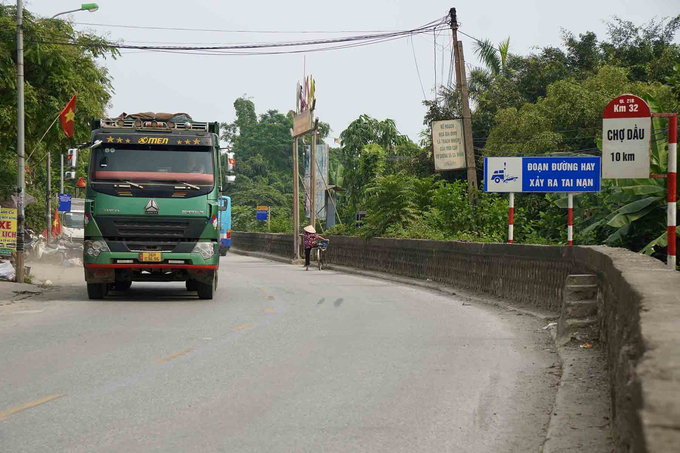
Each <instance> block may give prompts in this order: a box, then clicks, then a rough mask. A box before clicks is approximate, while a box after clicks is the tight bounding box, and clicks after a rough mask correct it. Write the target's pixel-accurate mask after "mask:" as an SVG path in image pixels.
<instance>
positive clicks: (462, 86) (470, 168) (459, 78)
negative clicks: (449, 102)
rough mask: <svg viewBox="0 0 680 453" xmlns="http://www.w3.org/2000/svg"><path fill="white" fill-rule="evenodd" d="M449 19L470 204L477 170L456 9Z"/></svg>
mask: <svg viewBox="0 0 680 453" xmlns="http://www.w3.org/2000/svg"><path fill="white" fill-rule="evenodd" d="M449 15H450V17H451V31H452V32H453V50H454V59H455V68H456V89H457V90H458V91H459V92H460V94H461V98H462V104H463V137H464V142H465V161H466V165H467V180H468V192H469V196H470V203H472V204H475V203H476V202H477V170H476V168H475V167H476V165H475V151H474V148H473V146H472V145H473V144H472V117H471V116H470V99H469V93H468V86H467V78H466V75H465V59H464V57H463V43H462V42H459V41H458V17H457V16H456V8H451V9H450V10H449Z"/></svg>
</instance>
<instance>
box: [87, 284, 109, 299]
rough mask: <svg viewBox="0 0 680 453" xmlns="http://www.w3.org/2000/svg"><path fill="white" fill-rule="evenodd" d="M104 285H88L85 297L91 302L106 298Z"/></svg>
mask: <svg viewBox="0 0 680 453" xmlns="http://www.w3.org/2000/svg"><path fill="white" fill-rule="evenodd" d="M106 285H107V284H106V283H88V284H87V297H89V298H90V299H92V300H99V299H103V298H104V296H106V293H107V291H106Z"/></svg>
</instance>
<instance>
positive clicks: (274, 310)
mask: <svg viewBox="0 0 680 453" xmlns="http://www.w3.org/2000/svg"><path fill="white" fill-rule="evenodd" d="M264 312H265V313H275V312H276V308H265V309H264Z"/></svg>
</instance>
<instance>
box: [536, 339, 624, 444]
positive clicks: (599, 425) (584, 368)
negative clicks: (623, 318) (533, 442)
mask: <svg viewBox="0 0 680 453" xmlns="http://www.w3.org/2000/svg"><path fill="white" fill-rule="evenodd" d="M555 330H556V329H552V331H551V333H552V334H553V338H555ZM557 352H558V353H559V356H560V360H561V361H562V369H561V376H560V385H559V387H558V388H557V394H556V395H555V404H554V406H553V410H552V412H551V413H550V422H549V424H548V430H547V431H546V439H545V442H544V444H543V449H542V450H541V451H542V453H562V452H567V451H587V452H588V453H610V452H612V451H614V443H613V440H612V436H611V423H612V420H611V417H612V414H611V400H610V398H609V377H608V374H607V365H606V363H607V359H606V353H605V351H604V349H603V346H602V344H601V343H596V344H595V345H594V347H593V348H592V349H582V348H580V347H579V346H578V345H577V343H576V342H572V343H569V344H567V345H565V346H559V347H557Z"/></svg>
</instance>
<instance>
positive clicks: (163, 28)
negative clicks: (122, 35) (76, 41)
mask: <svg viewBox="0 0 680 453" xmlns="http://www.w3.org/2000/svg"><path fill="white" fill-rule="evenodd" d="M73 24H74V25H87V26H93V27H108V28H126V29H137V30H166V31H189V32H208V33H251V34H290V35H292V34H319V35H321V34H335V33H338V34H339V33H393V32H396V31H399V30H225V29H210V28H183V27H155V26H142V25H120V24H94V23H90V22H73Z"/></svg>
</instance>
